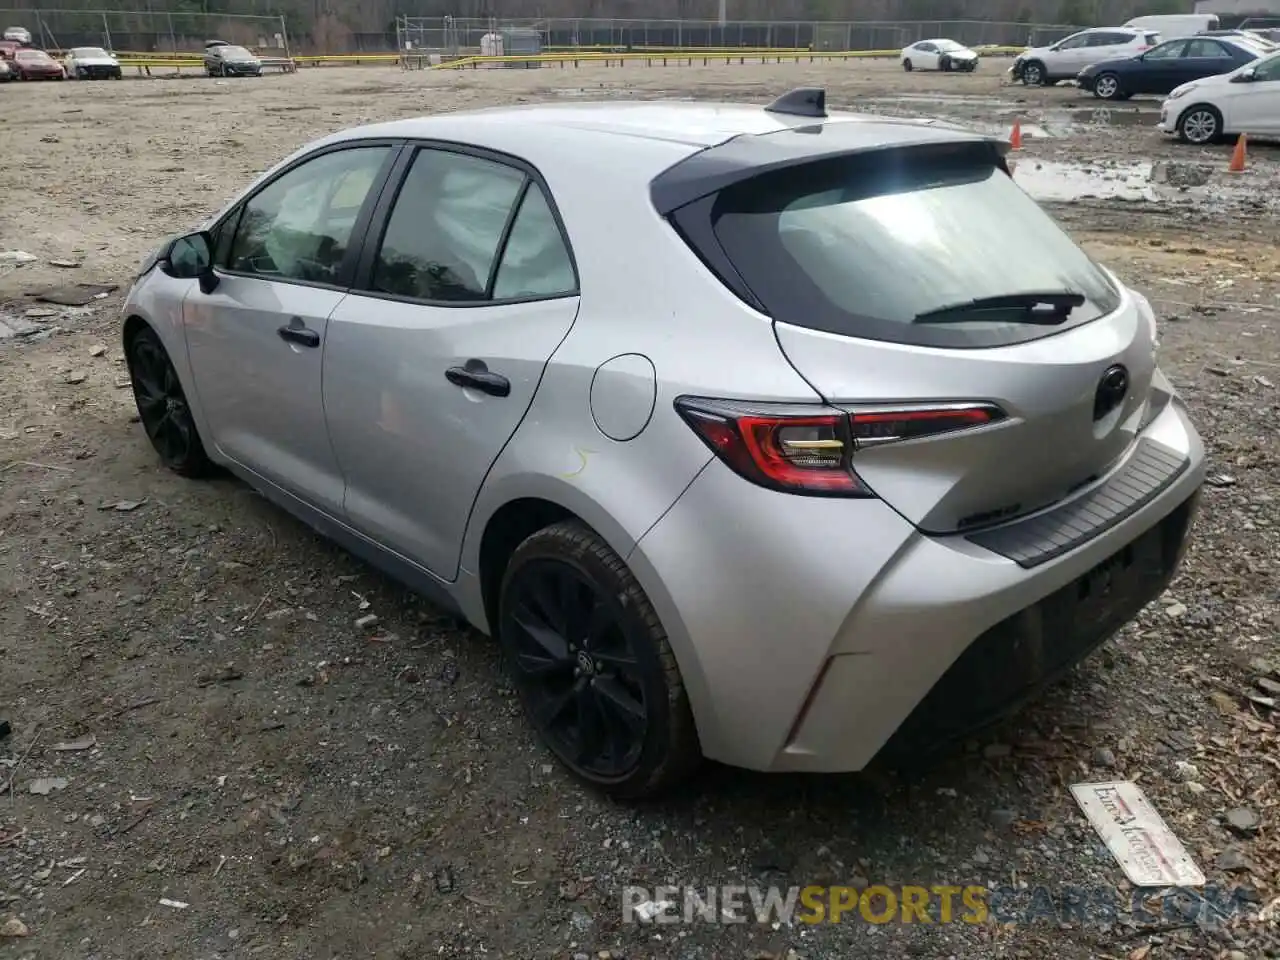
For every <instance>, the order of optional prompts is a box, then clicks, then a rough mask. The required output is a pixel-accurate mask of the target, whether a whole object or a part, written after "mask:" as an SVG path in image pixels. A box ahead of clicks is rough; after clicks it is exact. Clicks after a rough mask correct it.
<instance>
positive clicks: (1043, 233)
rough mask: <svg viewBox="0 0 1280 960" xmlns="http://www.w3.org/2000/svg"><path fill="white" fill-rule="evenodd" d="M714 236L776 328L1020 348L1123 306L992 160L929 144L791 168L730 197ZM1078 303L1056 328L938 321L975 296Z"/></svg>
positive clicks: (721, 204)
mask: <svg viewBox="0 0 1280 960" xmlns="http://www.w3.org/2000/svg"><path fill="white" fill-rule="evenodd" d="M711 217H712V222H713V227H712V228H713V231H714V234H715V236H716V239H717V240H718V241H719V243H720V245H721V247H722V248H723V250H724V252H725V254H726V255H727V256H728V258H729V260H730V261H731V262H732V263H733V265H734V267H735V269H736V270H737V271H738V273H739V274H740V275H741V277H742V279H743V280H744V281H745V283H746V284H747V286H748V287H749V288H750V290H751V292H752V293H754V294H755V296H756V297H757V298H758V299H759V300H760V302H761V303H762V304H763V305H764V306H765V309H766V311H767V312H768V313H769V314H771V315H772V316H773V317H774V318H775V319H778V320H781V321H784V322H787V323H792V324H797V325H800V326H804V327H809V328H812V329H817V330H825V331H829V332H831V333H837V334H842V335H845V336H854V337H864V338H870V339H875V340H892V341H898V342H904V343H918V344H922V345H935V346H955V347H979V346H997V345H1003V344H1009V343H1018V342H1022V341H1025V340H1031V339H1036V338H1038V337H1041V336H1047V335H1051V334H1053V333H1056V332H1059V331H1061V330H1063V329H1066V328H1069V327H1073V326H1077V325H1079V324H1081V323H1087V322H1089V321H1090V320H1093V319H1096V318H1097V317H1099V316H1102V315H1103V314H1106V313H1110V312H1111V311H1113V310H1115V309H1116V308H1117V307H1118V306H1119V302H1120V296H1119V292H1118V291H1117V289H1116V288H1115V287H1114V285H1113V283H1112V281H1111V279H1110V278H1109V277H1108V275H1107V274H1106V273H1105V272H1104V271H1103V270H1102V269H1101V268H1100V267H1098V266H1097V265H1096V264H1094V263H1093V261H1091V260H1090V259H1089V257H1088V256H1087V255H1086V254H1085V253H1084V251H1082V250H1081V249H1080V248H1079V247H1078V246H1076V244H1075V243H1074V242H1073V241H1072V240H1071V238H1070V237H1068V236H1067V235H1066V234H1065V233H1064V232H1063V231H1062V230H1061V229H1060V228H1059V227H1058V225H1057V224H1056V223H1055V222H1054V221H1053V219H1052V218H1051V217H1050V216H1049V215H1048V214H1047V213H1045V212H1044V211H1043V210H1041V209H1040V207H1039V206H1038V205H1037V204H1036V203H1035V201H1034V200H1032V199H1031V198H1030V197H1029V196H1027V195H1026V194H1025V193H1024V192H1023V191H1022V190H1021V188H1019V187H1018V186H1016V185H1015V184H1014V182H1013V181H1012V180H1011V179H1010V177H1009V175H1008V174H1006V173H1005V172H1004V171H1003V170H1001V169H1000V168H999V167H996V166H994V165H993V163H992V160H991V158H990V155H987V156H986V157H985V159H984V158H982V157H981V156H975V154H973V153H972V152H969V153H967V154H952V153H948V152H946V151H942V152H939V151H931V150H927V149H921V148H916V149H914V150H912V151H909V152H893V153H884V152H877V153H872V154H860V155H855V156H851V157H841V158H837V159H834V160H824V161H820V162H817V163H811V164H806V165H804V166H801V167H790V168H787V169H784V170H781V171H778V172H774V173H769V174H765V175H763V176H760V177H756V178H753V179H751V180H747V181H744V182H740V183H737V184H734V185H733V186H731V187H729V188H727V189H725V190H723V191H721V192H720V194H719V196H718V197H717V198H716V200H715V202H714V204H713V205H712V208H711ZM1032 293H1058V294H1067V293H1074V294H1079V295H1081V296H1083V298H1084V299H1083V303H1082V304H1081V305H1080V306H1078V307H1075V308H1074V309H1072V310H1071V311H1070V313H1069V314H1068V315H1067V316H1066V317H1065V318H1059V319H1060V322H1058V323H1056V324H1053V325H1045V324H1043V323H1041V324H1039V325H1034V324H1029V323H1025V322H1015V321H1012V320H1010V319H1008V318H1007V317H1005V318H1003V319H996V318H991V317H990V316H988V318H986V319H980V318H979V319H964V318H961V317H957V316H956V315H955V314H952V315H951V316H949V317H948V318H947V321H946V322H945V323H942V322H939V321H938V319H937V317H936V314H935V318H934V319H933V320H932V321H930V319H929V318H928V317H927V316H925V317H922V316H921V315H922V314H924V315H927V314H929V313H930V311H939V310H942V309H945V308H954V307H958V306H961V305H963V304H966V303H969V302H970V301H974V300H984V299H987V298H992V297H1007V296H1017V295H1022V294H1032Z"/></svg>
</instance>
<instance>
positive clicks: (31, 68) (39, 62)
mask: <svg viewBox="0 0 1280 960" xmlns="http://www.w3.org/2000/svg"><path fill="white" fill-rule="evenodd" d="M9 66H10V67H12V68H13V69H14V70H15V71H16V72H17V74H18V79H19V80H65V79H67V71H65V70H63V69H62V64H60V63H59V62H58V61H57V60H55V59H53V57H51V56H49V55H48V54H47V53H45V52H44V51H43V50H32V49H30V48H29V47H23V48H22V49H21V50H18V51H17V52H15V53H14V55H13V59H12V60H11V61H10V62H9Z"/></svg>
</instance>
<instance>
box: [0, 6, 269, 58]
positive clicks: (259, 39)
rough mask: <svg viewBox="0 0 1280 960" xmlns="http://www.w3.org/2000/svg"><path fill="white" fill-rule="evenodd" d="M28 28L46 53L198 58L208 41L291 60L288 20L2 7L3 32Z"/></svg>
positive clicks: (265, 17)
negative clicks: (100, 50)
mask: <svg viewBox="0 0 1280 960" xmlns="http://www.w3.org/2000/svg"><path fill="white" fill-rule="evenodd" d="M3 27H26V28H27V29H28V30H29V31H31V39H32V42H33V43H35V44H36V45H37V46H40V47H43V48H44V49H46V50H67V49H70V48H71V47H104V48H105V49H108V50H113V51H115V52H117V53H152V54H166V53H198V52H200V51H201V50H203V49H204V44H205V41H206V40H225V41H227V42H228V43H235V44H240V45H241V46H246V47H252V48H253V49H254V50H257V51H258V52H259V53H262V54H279V55H280V56H288V53H289V48H290V40H289V31H288V28H287V25H286V22H285V18H284V17H273V16H247V15H243V14H216V13H187V12H172V13H170V12H167V11H154V10H58V9H46V8H44V7H40V8H37V9H34V10H32V9H14V8H9V9H6V8H0V28H3Z"/></svg>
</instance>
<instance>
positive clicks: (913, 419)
mask: <svg viewBox="0 0 1280 960" xmlns="http://www.w3.org/2000/svg"><path fill="white" fill-rule="evenodd" d="M1003 419H1004V411H1003V410H1001V409H1000V408H999V407H997V406H993V405H992V404H989V403H957V404H952V405H945V406H930V407H897V408H884V407H877V408H870V407H868V408H862V409H860V408H856V407H855V408H853V409H852V410H850V411H849V421H850V423H851V424H852V428H851V432H852V434H853V440H854V443H855V445H856V446H858V447H870V446H875V445H877V444H882V443H893V442H895V441H898V440H917V439H919V438H921V437H932V436H937V435H938V434H940V433H951V432H952V431H954V430H965V429H967V428H969V427H981V426H984V425H985V424H988V423H995V422H997V421H998V420H1003Z"/></svg>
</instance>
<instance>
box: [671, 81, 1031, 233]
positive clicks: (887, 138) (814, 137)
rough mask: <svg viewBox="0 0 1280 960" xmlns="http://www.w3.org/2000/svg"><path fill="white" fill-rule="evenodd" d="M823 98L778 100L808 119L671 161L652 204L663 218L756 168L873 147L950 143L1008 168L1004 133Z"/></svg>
mask: <svg viewBox="0 0 1280 960" xmlns="http://www.w3.org/2000/svg"><path fill="white" fill-rule="evenodd" d="M795 93H796V94H800V93H801V91H795ZM797 99H800V97H797ZM824 99H825V98H819V97H816V96H814V92H813V91H809V90H806V91H803V99H802V100H801V102H802V103H803V102H804V101H805V100H807V101H808V103H807V105H808V106H809V109H810V110H812V111H813V112H812V113H808V114H801V113H800V112H799V111H794V112H793V111H792V110H778V109H776V106H775V108H774V109H771V110H770V112H771V113H774V114H775V115H782V116H786V115H792V116H797V118H800V117H804V118H805V119H808V120H809V122H807V123H800V124H798V125H796V126H792V127H786V128H784V129H781V130H776V131H772V132H770V133H763V134H740V135H738V136H735V137H733V138H731V139H729V140H726V141H724V142H723V143H720V144H717V145H716V146H713V147H708V148H707V149H705V150H701V151H699V152H698V153H695V154H692V155H691V156H689V157H687V158H686V159H684V160H681V161H680V162H679V163H677V164H675V165H674V166H672V167H668V168H667V169H666V170H664V171H663V172H662V173H660V174H659V175H658V176H657V177H655V178H654V179H653V181H652V182H651V183H650V185H649V193H650V198H651V199H652V201H653V205H654V208H655V209H656V210H657V211H658V213H659V214H660V215H661V216H663V217H665V216H667V215H668V214H670V213H671V212H672V211H674V210H678V209H679V208H680V207H683V206H686V205H687V204H690V203H693V202H694V201H695V200H700V199H702V198H703V197H706V196H709V195H711V194H713V193H718V192H719V191H721V190H723V189H725V188H726V187H729V186H731V185H733V184H735V183H739V182H741V181H743V180H749V179H751V178H753V177H758V176H760V175H761V174H765V173H772V172H774V171H777V170H785V169H787V168H789V167H797V166H803V165H805V164H810V163H815V162H819V161H822V160H833V159H836V158H838V157H845V156H855V155H859V154H867V153H875V152H878V151H893V150H913V149H917V148H925V147H937V148H945V147H948V146H950V147H954V148H955V149H956V151H957V152H960V153H967V154H970V155H971V156H973V157H974V158H975V159H978V158H985V159H986V160H988V161H989V162H990V163H991V164H992V165H993V166H996V167H999V168H1000V169H1002V170H1004V172H1005V173H1008V172H1009V170H1008V166H1007V165H1006V163H1005V159H1004V158H1005V155H1006V154H1007V153H1008V152H1009V149H1010V146H1011V145H1010V144H1009V142H1008V141H1007V140H1000V139H997V138H995V137H987V136H983V135H980V134H976V133H970V132H968V131H965V130H963V129H962V128H959V127H949V126H947V125H938V124H934V122H933V121H929V120H900V119H897V118H891V117H867V118H866V119H865V120H864V119H861V118H856V119H826V118H825V103H824ZM793 102H794V101H793ZM818 111H822V114H823V118H822V119H817V118H814V115H815V114H817V113H818ZM810 118H814V119H810Z"/></svg>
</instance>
